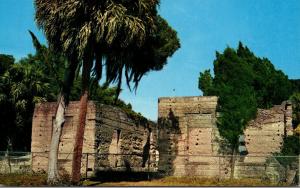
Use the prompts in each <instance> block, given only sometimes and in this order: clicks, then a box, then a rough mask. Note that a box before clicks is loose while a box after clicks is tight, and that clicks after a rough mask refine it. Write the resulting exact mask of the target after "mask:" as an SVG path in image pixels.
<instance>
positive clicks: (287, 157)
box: [275, 136, 300, 168]
mask: <svg viewBox="0 0 300 188" xmlns="http://www.w3.org/2000/svg"><path fill="white" fill-rule="evenodd" d="M299 154H300V138H299V136H288V137H286V138H284V142H283V146H282V148H281V151H280V152H279V153H275V156H276V159H277V160H278V161H279V162H280V163H281V164H282V165H283V166H290V165H294V166H296V168H298V163H299ZM293 168H295V167H293Z"/></svg>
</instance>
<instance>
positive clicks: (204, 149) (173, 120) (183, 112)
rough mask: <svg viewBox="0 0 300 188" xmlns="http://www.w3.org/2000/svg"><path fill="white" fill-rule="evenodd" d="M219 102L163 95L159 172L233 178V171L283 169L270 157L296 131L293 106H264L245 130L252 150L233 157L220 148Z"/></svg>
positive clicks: (240, 174) (253, 174)
mask: <svg viewBox="0 0 300 188" xmlns="http://www.w3.org/2000/svg"><path fill="white" fill-rule="evenodd" d="M217 101H218V98H217V97H214V96H211V97H173V98H172V97H164V98H159V100H158V116H159V118H158V130H159V134H158V135H159V136H158V144H159V153H160V158H159V170H160V171H161V172H163V173H165V174H167V175H173V176H204V177H219V178H228V177H230V172H231V171H233V172H234V174H233V175H234V177H235V178H241V177H249V178H254V177H256V178H261V176H262V174H266V172H265V170H266V167H268V165H269V166H270V168H268V169H274V168H279V167H278V164H275V163H274V162H272V164H271V163H270V164H269V163H268V164H267V162H266V159H267V158H268V156H271V155H272V153H274V152H277V151H279V150H280V147H281V145H282V142H283V137H284V136H285V135H289V134H292V125H291V120H292V118H291V114H292V108H291V105H290V104H289V103H288V102H283V103H282V105H277V106H275V107H273V108H271V109H268V110H263V109H259V110H258V113H257V118H256V119H254V120H252V121H251V122H249V126H247V128H246V130H245V131H244V134H245V138H246V148H247V149H248V152H249V154H248V155H247V156H245V157H239V156H236V157H234V158H231V157H230V156H225V155H222V153H221V152H220V150H219V149H221V148H220V143H219V140H222V138H221V137H220V135H219V131H218V128H217V126H216V121H217V116H218V113H217V112H216V107H217ZM257 155H260V156H257ZM232 159H233V160H234V161H235V162H234V165H232ZM276 165H277V166H276ZM232 167H234V169H231V168H232Z"/></svg>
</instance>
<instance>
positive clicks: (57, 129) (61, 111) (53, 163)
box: [47, 94, 66, 185]
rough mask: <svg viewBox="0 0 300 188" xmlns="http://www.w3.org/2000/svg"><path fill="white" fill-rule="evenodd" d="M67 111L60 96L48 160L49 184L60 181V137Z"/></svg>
mask: <svg viewBox="0 0 300 188" xmlns="http://www.w3.org/2000/svg"><path fill="white" fill-rule="evenodd" d="M65 110H66V104H65V99H64V96H63V95H62V94H60V97H59V100H58V106H57V109H56V114H55V121H54V122H53V128H52V138H51V145H50V150H49V160H48V180H47V182H48V184H50V185H53V184H56V183H57V182H58V180H59V175H58V169H57V158H58V146H59V140H60V135H61V131H62V125H63V123H64V122H65V118H64V116H65Z"/></svg>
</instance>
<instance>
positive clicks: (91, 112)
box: [31, 101, 157, 175]
mask: <svg viewBox="0 0 300 188" xmlns="http://www.w3.org/2000/svg"><path fill="white" fill-rule="evenodd" d="M55 110H56V103H42V104H37V105H36V107H35V111H34V115H33V124H32V143H31V152H32V170H33V171H47V166H48V151H49V144H50V142H51V134H52V121H53V120H54V116H55ZM78 115H79V102H70V104H69V106H68V108H67V111H66V116H65V119H66V121H65V123H64V126H63V130H62V135H61V138H60V144H59V156H58V163H59V169H61V170H63V171H65V172H67V173H70V172H71V170H72V157H73V149H74V143H75V135H76V129H77V126H78ZM156 132H157V131H156V124H154V123H152V122H149V121H146V122H143V123H139V122H135V121H134V120H132V119H131V118H130V117H128V115H127V114H126V113H124V112H123V111H122V110H120V109H118V108H115V107H111V106H108V105H102V104H99V103H97V102H94V101H89V103H88V110H87V118H86V126H85V132H84V142H83V153H88V156H87V155H86V154H84V155H83V158H82V165H81V166H82V168H81V172H82V173H85V170H86V169H88V170H89V175H90V174H91V173H92V172H94V171H95V170H119V169H125V170H126V169H127V170H128V168H130V169H131V170H143V168H145V166H147V165H148V164H149V167H152V168H157V165H156V163H155V160H157V157H155V156H151V155H150V154H157V142H156V140H157V135H156ZM118 134H119V135H118ZM87 158H88V160H87ZM149 158H150V159H151V161H150V162H149ZM146 164H147V165H146ZM87 165H88V166H87ZM147 167H148V166H147Z"/></svg>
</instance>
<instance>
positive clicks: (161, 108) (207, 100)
mask: <svg viewBox="0 0 300 188" xmlns="http://www.w3.org/2000/svg"><path fill="white" fill-rule="evenodd" d="M158 101H159V103H158V116H159V121H158V126H159V138H158V139H159V140H158V143H159V152H160V161H159V170H160V171H163V172H164V173H166V174H170V175H174V176H185V175H193V176H202V175H205V174H206V175H207V176H215V175H216V174H215V173H214V172H213V170H212V169H211V168H212V167H215V165H216V164H218V162H219V160H216V161H215V160H213V158H212V157H211V156H213V155H217V154H218V153H217V151H216V150H215V147H214V145H215V139H216V134H218V133H216V131H217V127H216V106H217V101H218V98H217V97H174V98H167V97H164V98H159V100H158ZM205 155H206V156H209V157H205ZM217 172H218V171H217Z"/></svg>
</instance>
